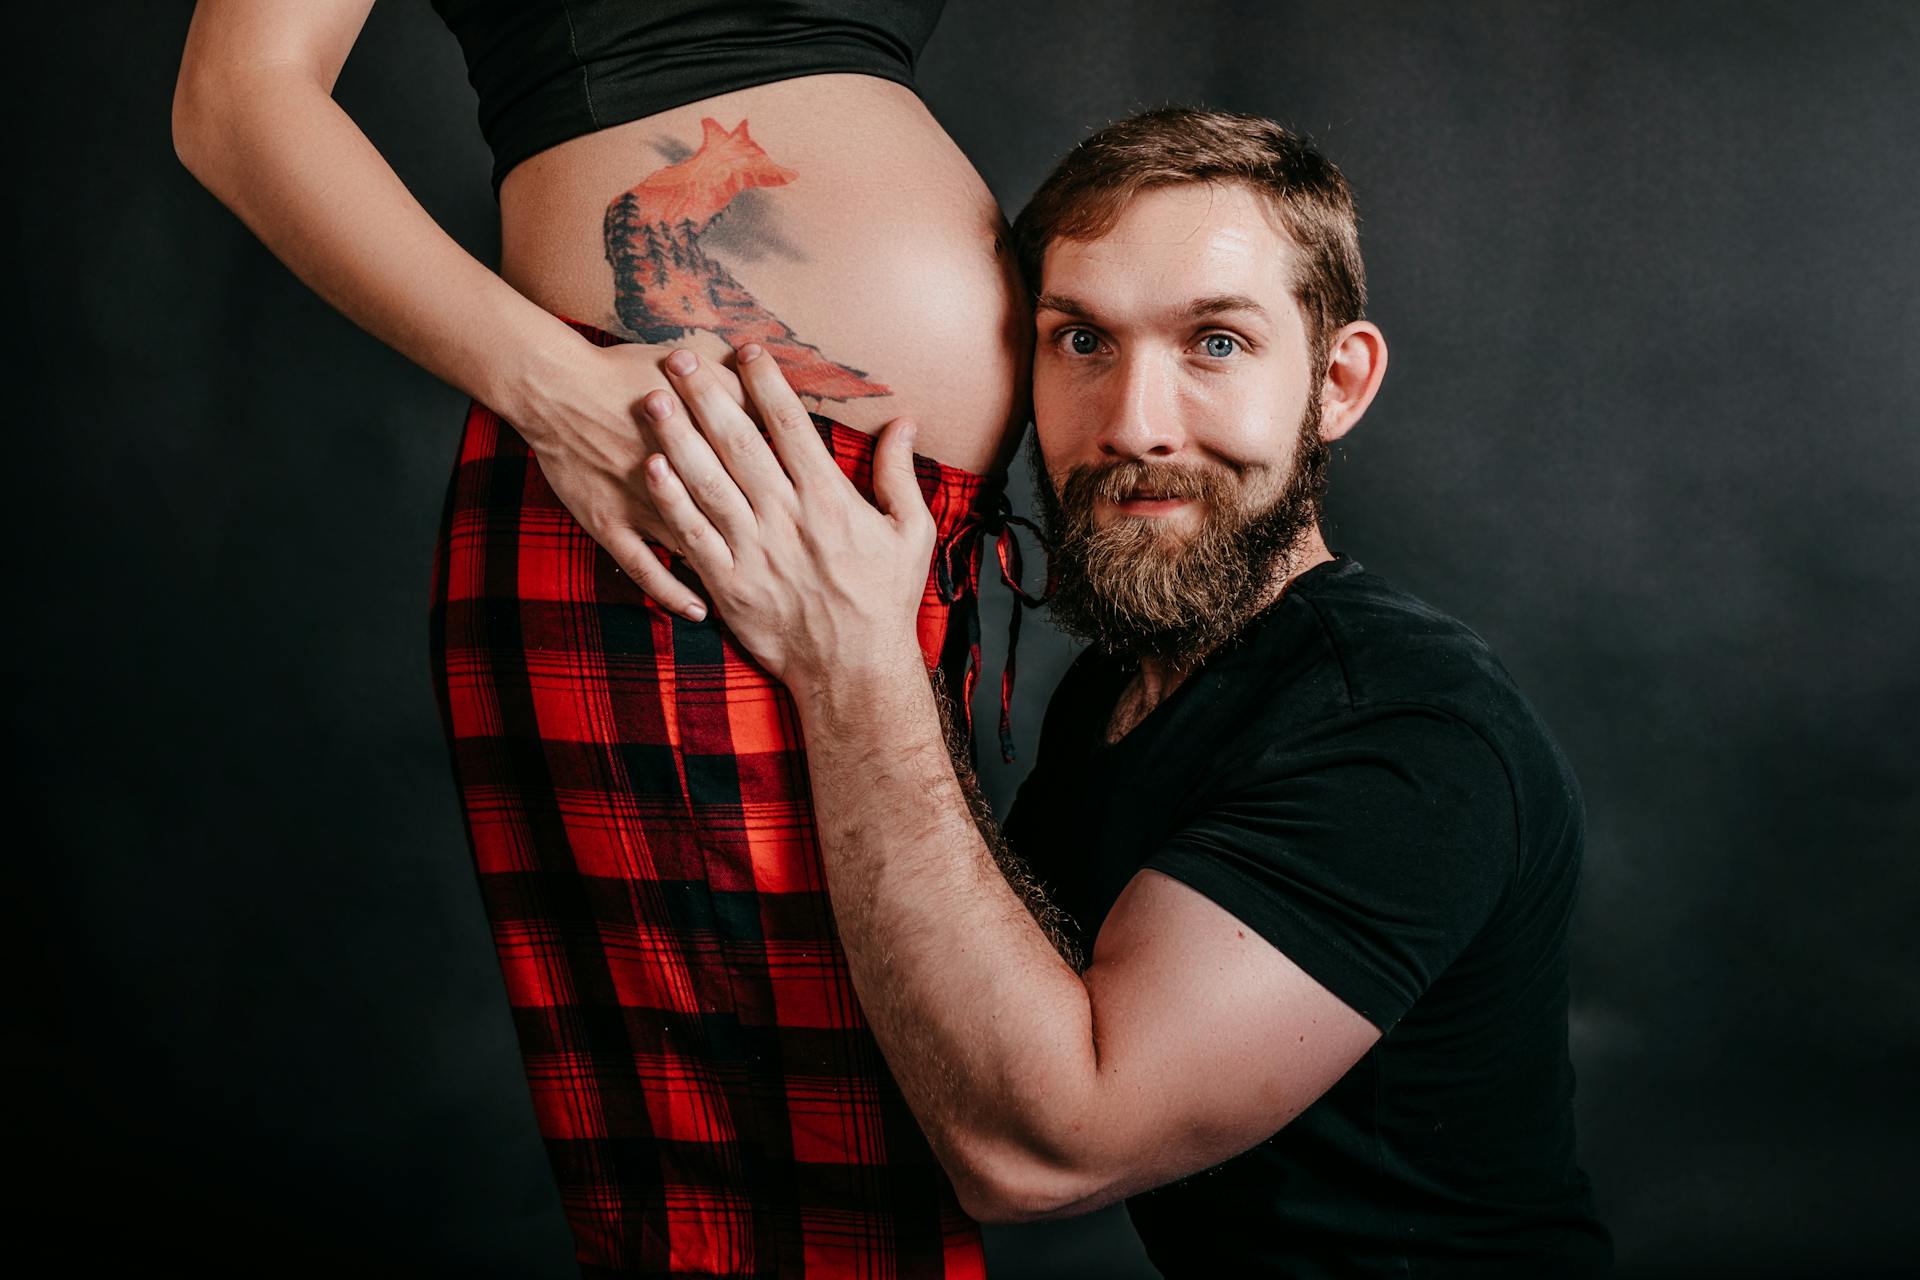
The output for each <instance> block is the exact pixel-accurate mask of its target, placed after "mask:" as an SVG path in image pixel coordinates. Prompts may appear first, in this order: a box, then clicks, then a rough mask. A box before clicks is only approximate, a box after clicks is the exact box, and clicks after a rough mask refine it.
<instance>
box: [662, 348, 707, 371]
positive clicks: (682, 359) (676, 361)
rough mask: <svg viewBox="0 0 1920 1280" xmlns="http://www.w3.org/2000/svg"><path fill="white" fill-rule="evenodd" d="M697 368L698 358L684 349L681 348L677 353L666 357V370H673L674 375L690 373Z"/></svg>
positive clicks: (698, 365)
mask: <svg viewBox="0 0 1920 1280" xmlns="http://www.w3.org/2000/svg"><path fill="white" fill-rule="evenodd" d="M699 367H700V357H699V356H696V355H695V354H693V352H691V351H689V350H687V349H686V348H685V347H681V348H680V349H679V350H678V351H675V352H674V353H673V354H672V355H670V356H668V357H667V368H669V369H671V370H673V371H674V372H675V373H682V374H685V373H692V372H693V371H694V370H695V369H698V368H699Z"/></svg>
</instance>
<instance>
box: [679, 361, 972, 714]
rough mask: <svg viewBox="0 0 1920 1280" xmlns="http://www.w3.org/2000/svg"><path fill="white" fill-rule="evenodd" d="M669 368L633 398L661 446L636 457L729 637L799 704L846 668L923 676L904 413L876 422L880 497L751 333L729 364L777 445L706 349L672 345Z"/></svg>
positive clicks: (915, 494)
mask: <svg viewBox="0 0 1920 1280" xmlns="http://www.w3.org/2000/svg"><path fill="white" fill-rule="evenodd" d="M665 369H666V371H667V374H668V377H669V378H670V379H671V381H672V382H673V384H674V386H675V389H676V390H678V392H679V393H680V394H679V396H678V397H675V396H673V395H670V394H668V393H665V392H653V393H650V394H649V395H648V396H647V397H646V399H645V401H644V402H643V409H644V416H645V417H646V419H647V421H648V423H649V425H650V427H651V429H652V432H653V435H654V438H655V439H656V440H657V441H658V442H659V444H660V447H661V449H662V451H663V455H657V456H655V457H652V458H649V459H648V462H647V479H648V483H649V486H650V490H651V493H652V497H653V505H654V507H655V509H656V510H657V511H658V512H659V516H660V519H661V521H662V523H663V524H664V525H665V527H666V528H667V530H668V531H669V533H670V536H671V539H672V541H673V542H674V543H675V544H676V545H677V546H679V547H680V548H681V550H682V554H683V555H684V556H685V558H686V560H687V563H688V564H690V565H691V566H692V567H693V569H694V571H695V572H697V573H698V574H699V575H700V579H701V582H702V583H703V584H704V585H705V586H706V588H707V590H708V592H709V594H711V596H712V597H713V601H714V604H715V606H716V607H717V608H718V609H719V611H720V615H721V617H722V618H724V619H725V620H726V623H727V625H728V626H729V627H730V628H731V629H732V631H733V633H734V635H735V637H736V638H737V639H738V640H739V641H740V643H741V644H742V645H744V646H745V647H746V649H747V651H748V652H750V653H751V654H753V656H754V657H755V658H756V659H757V660H758V661H759V662H760V664H761V665H762V666H764V667H766V669H767V670H768V671H769V672H770V673H772V674H773V675H775V676H776V677H778V678H779V679H780V680H782V681H783V682H784V683H785V684H786V685H787V687H788V689H789V690H790V691H792V693H793V695H794V697H795V698H796V700H799V701H802V702H805V701H807V700H808V699H810V698H811V697H812V696H813V694H814V693H815V692H816V691H818V690H821V689H823V688H825V687H826V686H827V685H829V684H830V683H831V682H832V681H834V680H836V679H838V678H840V677H841V676H844V675H848V674H856V673H864V674H873V673H880V672H884V673H894V672H899V673H903V674H911V675H912V676H913V677H914V678H916V679H919V680H921V681H922V682H923V683H924V680H925V669H924V663H923V661H922V659H921V656H920V648H919V641H918V638H917V636H916V633H915V625H914V624H915V617H916V614H917V613H918V610H919V605H920V599H921V596H922V593H923V592H924V591H925V590H926V582H927V565H928V563H929V562H930V561H931V559H932V556H933V544H934V524H933V517H932V515H931V514H930V513H929V512H928V510H927V506H926V503H925V501H924V500H923V499H922V498H921V496H920V487H919V484H918V482H917V481H916V480H915V478H914V472H913V426H912V424H911V423H910V422H908V421H907V420H906V419H895V420H894V421H893V422H890V423H888V424H887V426H886V428H885V429H884V430H883V431H882V432H881V435H880V438H879V441H878V444H877V445H876V447H875V451H874V459H873V490H874V496H875V498H876V499H877V500H878V502H879V507H878V509H876V508H875V506H874V505H873V504H872V503H869V502H868V501H867V500H866V499H865V498H864V497H862V496H861V494H860V492H859V490H858V489H856V488H855V487H854V486H853V482H852V481H850V480H848V479H847V476H846V474H845V473H844V472H843V471H841V469H840V466H839V464H838V463H836V462H835V461H834V459H833V456H832V454H830V453H829V452H828V450H827V448H826V446H825V445H824V444H823V443H822V442H821V440H820V436H819V432H818V430H817V429H816V428H815V426H814V424H813V419H812V418H811V417H810V416H809V414H808V413H807V410H806V408H805V407H804V406H803V405H802V404H801V403H800V400H799V397H798V396H796V395H795V394H794V391H793V389H792V388H791V387H790V386H789V385H788V383H787V380H786V378H785V377H784V376H783V375H782V373H781V371H780V366H779V364H778V362H777V361H775V360H773V359H772V358H770V357H769V356H768V354H767V353H766V352H765V351H764V350H763V349H762V348H760V347H759V346H758V345H757V344H754V343H748V344H747V345H746V346H744V347H742V348H741V349H740V352H739V376H740V380H741V382H742V384H743V385H744V386H745V389H746V393H747V397H748V401H749V403H750V404H751V406H752V407H753V409H754V410H755V412H757V413H758V414H759V416H760V418H761V420H762V421H764V422H765V423H766V424H767V434H768V436H769V437H771V439H772V442H773V444H772V448H769V447H768V444H767V440H766V439H763V438H762V436H761V434H760V431H759V429H758V428H757V427H756V426H755V424H754V420H753V418H752V417H750V416H748V414H747V412H746V410H744V409H743V408H742V407H741V406H740V405H738V404H736V403H734V401H733V400H732V399H731V397H729V396H728V394H727V391H726V388H725V386H724V385H723V383H722V382H721V381H720V380H719V378H718V376H717V374H716V371H715V369H714V366H713V365H712V364H711V362H707V361H702V360H700V359H699V357H698V356H696V355H695V354H694V353H693V352H691V351H687V350H681V351H678V352H675V353H674V354H673V355H672V356H670V357H668V359H667V362H666V364H665ZM783 468H784V469H783Z"/></svg>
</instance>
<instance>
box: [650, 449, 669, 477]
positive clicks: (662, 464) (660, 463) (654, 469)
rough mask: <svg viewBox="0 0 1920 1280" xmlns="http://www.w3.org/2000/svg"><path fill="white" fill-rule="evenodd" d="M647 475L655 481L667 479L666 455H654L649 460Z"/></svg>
mask: <svg viewBox="0 0 1920 1280" xmlns="http://www.w3.org/2000/svg"><path fill="white" fill-rule="evenodd" d="M647 474H648V475H650V476H652V477H653V478H654V479H655V480H665V479H666V478H667V459H666V456H665V455H664V454H658V453H656V454H653V455H651V456H650V457H648V459H647Z"/></svg>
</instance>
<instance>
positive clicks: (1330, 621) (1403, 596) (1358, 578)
mask: <svg viewBox="0 0 1920 1280" xmlns="http://www.w3.org/2000/svg"><path fill="white" fill-rule="evenodd" d="M1342 560H1343V561H1344V563H1342V564H1341V565H1340V568H1339V571H1337V572H1334V573H1329V574H1325V575H1322V576H1321V577H1320V578H1319V579H1318V580H1316V581H1313V582H1308V583H1306V584H1305V585H1306V588H1307V589H1306V590H1305V591H1303V592H1301V593H1300V594H1301V598H1302V600H1303V601H1304V603H1305V604H1306V606H1307V607H1308V608H1310V609H1311V610H1312V611H1313V613H1314V616H1315V619H1316V621H1317V623H1318V629H1319V631H1320V634H1321V636H1322V637H1323V640H1324V644H1325V654H1326V661H1327V662H1328V664H1329V665H1330V666H1333V667H1336V668H1337V670H1338V672H1339V680H1340V682H1341V684H1342V686H1343V693H1344V699H1345V702H1346V708H1345V711H1346V713H1347V714H1352V715H1357V716H1366V715H1371V714H1378V713H1382V712H1385V711H1390V710H1395V709H1406V710H1408V711H1416V712H1422V713H1424V712H1433V713H1438V714H1440V715H1444V716H1446V717H1448V718H1449V719H1451V720H1453V721H1455V722H1457V723H1458V724H1459V725H1460V726H1462V727H1464V728H1465V729H1468V730H1471V731H1472V733H1473V734H1474V735H1475V736H1476V737H1478V738H1479V739H1480V740H1482V741H1483V742H1485V743H1486V745H1487V746H1488V747H1489V748H1491V749H1492V753H1493V755H1494V756H1496V757H1498V759H1499V760H1500V762H1501V765H1502V766H1503V768H1504V771H1505V772H1506V774H1507V775H1508V782H1509V783H1510V785H1511V786H1512V787H1513V790H1514V798H1515V800H1516V802H1517V803H1518V804H1519V806H1520V807H1521V809H1522V810H1532V811H1534V812H1533V815H1532V816H1534V817H1535V818H1547V817H1549V816H1551V817H1553V818H1554V819H1555V825H1558V823H1559V822H1560V821H1565V820H1571V821H1572V822H1573V823H1575V824H1576V825H1577V824H1578V822H1579V817H1578V815H1579V813H1580V812H1581V809H1582V807H1583V802H1582V800H1581V798H1580V793H1579V784H1578V782H1577V780H1576V779H1575V777H1574V773H1573V769H1572V766H1571V765H1570V764H1569V762H1568V760H1567V758H1566V755H1565V754H1564V752H1563V751H1562V749H1561V747H1560V744H1559V742H1558V741H1557V740H1556V739H1555V737H1554V735H1553V733H1552V732H1551V730H1549V729H1548V727H1547V725H1546V722H1545V721H1544V720H1543V719H1542V717H1541V716H1540V714H1539V712H1538V711H1536V710H1535V708H1534V706H1533V704H1532V703H1531V702H1530V701H1529V700H1528V698H1527V697H1526V695H1525V694H1523V693H1522V692H1521V690H1520V688H1519V686H1518V684H1517V683H1516V682H1515V681H1514V678H1513V676H1512V675H1511V674H1510V673H1509V672H1508V670H1507V668H1506V666H1505V665H1504V664H1503V663H1502V662H1501V661H1500V659H1499V658H1498V657H1497V656H1496V655H1495V654H1494V651H1493V648H1492V646H1491V645H1489V644H1488V643H1487V641H1486V639H1485V638H1484V637H1482V636H1481V635H1480V633H1479V632H1477V631H1475V630H1474V629H1473V628H1472V627H1470V626H1469V625H1467V623H1465V622H1463V621H1461V620H1460V619H1459V618H1457V617H1455V616H1453V615H1452V614H1450V613H1447V612H1446V611H1444V610H1442V609H1440V608H1438V607H1436V606H1434V605H1433V604H1430V603H1429V602H1427V601H1426V600H1423V599H1421V598H1420V597H1418V596H1415V595H1413V594H1412V593H1410V592H1407V591H1404V590H1401V589H1400V588H1399V587H1396V586H1395V585H1393V584H1392V583H1391V582H1389V581H1387V580H1386V579H1385V578H1384V577H1382V576H1381V575H1379V574H1376V573H1372V572H1370V571H1368V570H1366V569H1364V568H1362V567H1361V566H1360V565H1359V564H1357V563H1355V562H1352V561H1350V560H1345V558H1344V557H1343V558H1342Z"/></svg>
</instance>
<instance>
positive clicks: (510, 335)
mask: <svg viewBox="0 0 1920 1280" xmlns="http://www.w3.org/2000/svg"><path fill="white" fill-rule="evenodd" d="M173 137H174V148H175V150H176V152H177V153H178V154H179V157H180V160H181V163H183V164H184V165H185V166H186V167H187V169H188V171H189V172H191V173H192V174H193V176H194V177H195V178H197V179H199V181H200V182H201V184H202V185H204V186H205V187H206V188H207V190H209V191H210V192H212V193H213V195H214V196H215V197H216V198H218V199H219V200H220V202H221V203H222V204H224V205H226V206H227V207H228V208H229V209H231V210H232V211H233V212H234V213H235V215H237V216H238V217H239V218H240V220H241V221H242V222H244V223H245V224H246V225H247V227H248V228H249V229H250V230H252V232H253V233H254V234H255V235H256V236H258V237H259V238H260V240H261V241H262V242H263V243H264V244H265V245H266V246H267V247H268V248H269V249H270V250H272V252H273V253H274V255H275V256H276V257H278V258H279V259H280V260H281V261H282V262H283V263H285V264H286V266H287V268H288V269H289V270H291V271H292V272H293V273H294V274H295V275H296V276H298V277H299V278H300V279H301V280H302V281H303V282H305V283H306V284H307V285H308V287H310V288H312V289H313V290H314V292H316V293H317V294H319V295H320V296H321V297H322V298H324V299H326V301H327V302H329V303H330V304H332V305H333V306H334V307H335V308H337V309H338V310H339V311H340V312H341V313H342V314H344V315H345V316H347V317H348V318H349V319H351V320H352V321H353V322H354V323H355V324H358V325H359V326H360V327H361V328H363V329H365V330H366V331H367V332H368V333H371V334H372V335H373V336H374V337H376V338H378V339H380V340H381V341H382V342H385V343H386V344H387V345H389V346H391V347H393V348H394V349H395V350H396V351H399V352H400V353H401V354H403V355H405V356H407V357H408V358H409V359H411V360H413V361H414V362H415V363H416V364H418V365H420V366H421V367H422V368H424V369H426V370H427V371H428V372H430V373H432V374H434V375H435V376H436V377H439V378H440V379H442V380H443V381H445V382H447V383H449V384H450V385H452V386H454V387H457V388H459V389H460V390H461V391H464V392H466V393H467V394H468V395H470V396H473V397H474V398H475V399H478V400H479V401H481V402H482V403H483V404H486V405H488V406H489V407H491V408H493V409H496V410H498V411H499V412H500V413H502V414H503V415H505V416H506V417H507V418H508V420H510V421H512V422H513V423H515V424H516V426H520V427H521V429H522V431H523V433H524V432H525V431H526V430H528V429H529V428H533V429H538V428H539V426H540V424H545V423H547V422H550V421H553V420H555V419H556V418H564V417H566V416H567V414H566V411H565V410H564V409H557V408H556V406H555V405H554V404H553V403H552V401H553V399H554V398H555V397H557V396H560V395H562V394H563V393H564V392H565V391H566V390H567V389H569V388H571V387H572V386H573V385H574V380H575V379H577V378H578V377H580V376H582V370H581V366H582V365H583V364H584V363H585V362H584V361H582V360H581V356H582V353H583V352H584V351H585V350H587V347H586V344H583V343H582V342H581V341H580V340H579V337H578V335H576V334H575V333H573V332H572V331H571V330H570V329H568V327H567V326H566V325H565V324H564V323H563V322H561V321H560V320H558V319H556V318H555V317H554V316H552V315H550V314H549V313H548V312H546V311H545V310H543V309H542V308H541V307H539V306H537V305H535V304H534V303H533V302H530V301H529V300H528V299H527V298H525V297H524V296H522V295H521V294H520V293H519V292H518V291H517V290H515V289H514V288H513V287H512V286H511V285H509V284H507V283H506V281H504V280H502V279H501V278H500V277H499V276H498V275H497V274H495V273H494V272H493V271H491V270H489V269H488V268H487V267H486V266H485V265H484V264H482V263H481V262H480V261H479V260H478V259H476V258H474V257H473V255H472V254H470V253H468V252H467V251H466V250H465V249H463V248H462V247H461V246H460V245H459V243H458V242H457V241H455V240H454V239H453V237H451V236H449V235H448V234H447V233H446V232H445V231H444V230H442V229H441V227H440V226H439V224H438V223H436V222H435V221H434V220H433V218H432V216H431V215H429V214H428V213H427V211H426V210H425V209H423V208H422V207H421V206H420V203H419V202H418V201H417V200H415V199H414V197H413V195H412V193H411V192H409V191H408V190H407V188H406V185H405V184H404V183H402V182H401V181H400V178H399V177H398V175H396V174H395V173H394V171H393V169H392V167H391V166H390V165H389V164H388V163H387V162H386V160H385V158H384V157H382V156H381V155H380V153H379V151H378V150H377V149H376V148H375V147H374V145H373V144H372V143H371V142H370V141H369V140H368V139H367V137H366V135H365V134H364V133H363V132H362V131H361V130H360V127H359V126H358V125H357V124H355V123H354V121H353V119H352V118H351V117H350V116H348V115H347V113H346V112H345V111H343V110H342V109H341V108H340V106H339V104H338V103H336V102H335V101H334V100H333V97H332V95H331V93H330V92H329V91H328V89H327V87H326V86H325V85H323V84H322V83H321V82H320V81H319V80H318V79H316V78H315V77H314V75H313V74H312V73H311V72H309V71H307V70H306V69H304V68H301V67H298V66H292V65H258V66H250V67H247V68H244V69H242V68H234V67H232V66H222V67H220V68H219V69H218V70H217V72H216V71H211V70H209V71H203V72H200V73H197V74H196V73H194V72H192V71H190V70H183V71H182V74H181V79H180V84H179V86H178V88H177V90H176V93H175V98H174V110H173Z"/></svg>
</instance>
